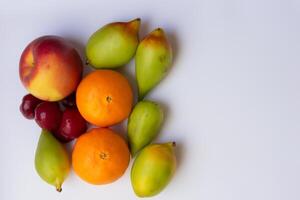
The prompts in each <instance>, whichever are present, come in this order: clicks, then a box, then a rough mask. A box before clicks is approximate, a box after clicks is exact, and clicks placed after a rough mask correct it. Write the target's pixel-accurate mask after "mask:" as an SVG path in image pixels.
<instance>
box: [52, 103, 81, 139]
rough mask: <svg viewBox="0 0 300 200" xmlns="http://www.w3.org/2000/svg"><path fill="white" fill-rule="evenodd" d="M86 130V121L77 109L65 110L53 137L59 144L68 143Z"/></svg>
mask: <svg viewBox="0 0 300 200" xmlns="http://www.w3.org/2000/svg"><path fill="white" fill-rule="evenodd" d="M86 129H87V125H86V121H85V120H84V118H83V117H82V116H81V115H80V113H79V111H78V110H77V108H76V107H73V108H66V109H65V111H64V112H63V116H62V119H61V122H60V126H59V129H58V131H57V132H56V133H55V136H56V138H57V139H58V140H60V141H61V142H70V141H72V140H73V139H75V138H78V137H79V136H80V135H81V134H83V133H85V131H86Z"/></svg>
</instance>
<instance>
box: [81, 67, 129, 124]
mask: <svg viewBox="0 0 300 200" xmlns="http://www.w3.org/2000/svg"><path fill="white" fill-rule="evenodd" d="M132 102H133V92H132V89H131V87H130V84H129V82H128V80H127V79H126V78H125V77H124V76H123V75H122V74H120V73H119V72H116V71H113V70H96V71H93V72H92V73H90V74H89V75H87V76H86V77H85V78H83V80H82V81H81V82H80V84H79V86H78V88H77V92H76V104H77V107H78V110H79V112H80V114H81V115H82V116H83V117H84V118H85V119H86V120H87V121H88V122H90V123H91V124H94V125H97V126H101V127H107V126H111V125H114V124H117V123H119V122H121V121H123V120H124V119H126V118H127V117H128V115H129V114H130V111H131V108H132Z"/></svg>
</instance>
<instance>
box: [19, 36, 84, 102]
mask: <svg viewBox="0 0 300 200" xmlns="http://www.w3.org/2000/svg"><path fill="white" fill-rule="evenodd" d="M82 70H83V65H82V60H81V58H80V56H79V54H78V52H77V51H76V50H75V48H74V47H73V46H72V45H71V44H70V43H69V42H67V41H66V40H64V39H63V38H61V37H58V36H43V37H40V38H37V39H35V40H34V41H32V42H31V43H30V44H29V45H28V46H27V47H26V48H25V50H24V51H23V53H22V55H21V59H20V64H19V75H20V79H21V81H22V83H23V85H24V86H25V87H26V89H27V90H28V91H29V92H30V93H31V94H32V95H33V96H35V97H37V98H39V99H42V100H46V101H58V100H61V99H63V98H65V97H66V96H68V95H69V94H71V93H72V92H73V91H74V90H75V89H76V87H77V85H78V84H79V82H80V79H81V74H82Z"/></svg>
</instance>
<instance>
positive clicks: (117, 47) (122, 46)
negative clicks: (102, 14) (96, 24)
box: [86, 18, 141, 69]
mask: <svg viewBox="0 0 300 200" xmlns="http://www.w3.org/2000/svg"><path fill="white" fill-rule="evenodd" d="M140 21H141V20H140V19H139V18H138V19H135V20H132V21H130V22H115V23H110V24H107V25H105V26H103V27H102V28H100V29H99V30H98V31H96V32H95V33H94V34H93V35H92V36H91V37H90V38H89V40H88V43H87V45H86V56H87V60H88V63H89V64H91V65H92V66H93V67H95V68H97V69H99V68H117V67H121V66H123V65H125V64H127V63H128V62H129V61H130V59H131V58H132V57H133V56H134V54H135V51H136V48H137V46H138V43H139V40H138V32H139V27H140Z"/></svg>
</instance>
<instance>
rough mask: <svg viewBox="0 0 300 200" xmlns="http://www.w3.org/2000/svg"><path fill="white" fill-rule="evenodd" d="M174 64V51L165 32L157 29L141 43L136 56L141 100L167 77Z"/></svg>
mask: <svg viewBox="0 0 300 200" xmlns="http://www.w3.org/2000/svg"><path fill="white" fill-rule="evenodd" d="M171 62H172V50H171V46H170V44H169V42H168V40H167V37H166V35H165V33H164V31H163V30H162V29H161V28H158V29H155V30H154V31H153V32H151V33H150V34H149V35H148V36H146V38H145V39H143V41H141V42H140V44H139V46H138V48H137V51H136V56H135V71H136V79H137V84H138V91H139V99H140V100H142V99H143V98H144V97H145V95H146V94H147V93H148V92H149V91H150V90H151V89H152V88H154V87H155V86H156V85H157V84H158V83H159V82H160V81H161V80H162V79H163V78H164V77H165V75H166V72H167V71H168V69H169V67H170V65H171Z"/></svg>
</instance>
